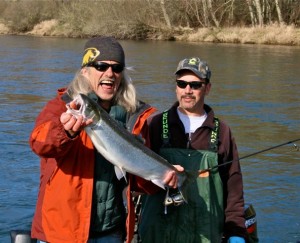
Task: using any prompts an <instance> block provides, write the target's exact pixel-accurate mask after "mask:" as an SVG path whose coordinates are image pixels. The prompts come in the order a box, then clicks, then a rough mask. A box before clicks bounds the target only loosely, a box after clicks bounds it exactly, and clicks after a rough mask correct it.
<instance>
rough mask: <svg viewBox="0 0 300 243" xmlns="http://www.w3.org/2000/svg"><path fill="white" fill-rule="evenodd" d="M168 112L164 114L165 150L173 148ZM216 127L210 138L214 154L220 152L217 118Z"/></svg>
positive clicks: (163, 135) (163, 134)
mask: <svg viewBox="0 0 300 243" xmlns="http://www.w3.org/2000/svg"><path fill="white" fill-rule="evenodd" d="M168 113H169V111H168V110H165V111H164V112H163V113H162V135H161V137H162V141H163V145H162V147H163V148H168V147H171V144H170V133H169V119H168ZM214 123H215V127H214V129H213V130H212V131H211V136H210V146H209V150H210V151H213V152H218V141H219V128H220V121H219V119H218V118H217V117H214Z"/></svg>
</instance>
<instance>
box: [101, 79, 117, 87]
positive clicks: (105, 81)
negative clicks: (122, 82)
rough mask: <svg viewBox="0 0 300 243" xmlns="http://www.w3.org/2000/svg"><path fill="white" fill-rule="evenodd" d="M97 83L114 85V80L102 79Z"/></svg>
mask: <svg viewBox="0 0 300 243" xmlns="http://www.w3.org/2000/svg"><path fill="white" fill-rule="evenodd" d="M99 85H101V86H102V85H105V86H109V87H112V86H113V85H114V81H110V80H103V81H101V82H100V83H99Z"/></svg>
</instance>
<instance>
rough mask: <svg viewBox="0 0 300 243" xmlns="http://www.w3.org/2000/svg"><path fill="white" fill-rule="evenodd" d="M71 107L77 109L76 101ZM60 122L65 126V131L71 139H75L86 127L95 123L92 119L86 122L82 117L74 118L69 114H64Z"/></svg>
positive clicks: (71, 103)
mask: <svg viewBox="0 0 300 243" xmlns="http://www.w3.org/2000/svg"><path fill="white" fill-rule="evenodd" d="M70 107H72V108H73V109H75V108H76V103H75V102H74V101H72V102H70ZM60 122H61V124H62V125H63V127H64V129H65V131H66V132H67V133H68V135H69V136H70V137H75V136H76V134H78V133H79V132H80V131H81V130H82V129H83V128H84V127H85V126H87V125H89V124H91V123H92V122H93V120H92V119H88V120H85V119H84V118H83V116H82V115H78V116H76V117H75V116H74V115H72V114H71V113H69V112H64V113H62V114H61V116H60Z"/></svg>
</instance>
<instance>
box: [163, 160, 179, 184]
mask: <svg viewBox="0 0 300 243" xmlns="http://www.w3.org/2000/svg"><path fill="white" fill-rule="evenodd" d="M174 167H175V168H176V169H177V170H178V171H180V172H182V171H184V168H183V167H182V166H180V165H174ZM163 182H164V184H165V185H167V186H169V187H171V188H177V187H178V185H177V183H178V178H177V175H176V172H175V171H172V172H168V173H167V174H166V176H165V178H164V181H163Z"/></svg>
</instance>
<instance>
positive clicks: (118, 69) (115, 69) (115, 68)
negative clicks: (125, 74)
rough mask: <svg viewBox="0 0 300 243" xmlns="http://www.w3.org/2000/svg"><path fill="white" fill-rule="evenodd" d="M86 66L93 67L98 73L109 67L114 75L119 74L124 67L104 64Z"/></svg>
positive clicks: (95, 63)
mask: <svg viewBox="0 0 300 243" xmlns="http://www.w3.org/2000/svg"><path fill="white" fill-rule="evenodd" d="M87 66H89V67H94V68H96V69H97V70H98V71H100V72H105V71H106V70H107V69H108V68H109V67H111V69H112V71H113V72H114V73H120V72H122V71H123V69H124V66H123V65H122V64H109V63H106V62H92V63H90V64H88V65H87Z"/></svg>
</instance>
